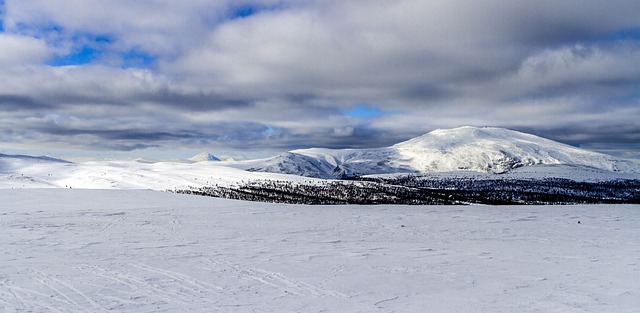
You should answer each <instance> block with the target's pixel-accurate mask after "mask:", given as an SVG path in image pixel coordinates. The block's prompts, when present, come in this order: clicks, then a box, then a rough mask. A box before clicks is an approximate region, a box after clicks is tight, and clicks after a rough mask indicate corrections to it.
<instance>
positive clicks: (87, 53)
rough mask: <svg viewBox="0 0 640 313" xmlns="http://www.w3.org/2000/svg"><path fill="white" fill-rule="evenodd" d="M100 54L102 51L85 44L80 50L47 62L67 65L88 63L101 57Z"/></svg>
mask: <svg viewBox="0 0 640 313" xmlns="http://www.w3.org/2000/svg"><path fill="white" fill-rule="evenodd" d="M100 55H101V52H100V51H98V50H96V49H93V48H91V47H89V46H83V47H82V48H80V49H79V50H77V51H75V52H73V53H71V54H68V55H65V56H62V57H59V58H55V59H53V60H51V61H49V62H47V65H51V66H67V65H82V64H88V63H91V62H93V61H94V60H96V59H97V58H99V57H100Z"/></svg>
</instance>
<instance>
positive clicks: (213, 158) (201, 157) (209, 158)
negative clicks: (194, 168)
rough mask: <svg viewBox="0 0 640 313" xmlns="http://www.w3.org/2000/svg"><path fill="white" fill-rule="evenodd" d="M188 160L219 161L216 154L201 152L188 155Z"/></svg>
mask: <svg viewBox="0 0 640 313" xmlns="http://www.w3.org/2000/svg"><path fill="white" fill-rule="evenodd" d="M189 161H193V162H204V161H220V159H218V158H217V157H216V156H214V155H213V154H211V153H208V152H202V153H199V154H196V155H194V156H192V157H190V158H189Z"/></svg>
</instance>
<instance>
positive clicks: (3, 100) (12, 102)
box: [0, 95, 51, 111]
mask: <svg viewBox="0 0 640 313" xmlns="http://www.w3.org/2000/svg"><path fill="white" fill-rule="evenodd" d="M49 108H51V105H49V104H47V103H44V102H40V101H36V100H34V99H32V98H30V97H27V96H19V95H18V96H16V95H0V110H3V111H4V110H6V111H18V110H20V111H22V110H42V109H49Z"/></svg>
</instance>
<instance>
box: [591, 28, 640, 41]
mask: <svg viewBox="0 0 640 313" xmlns="http://www.w3.org/2000/svg"><path fill="white" fill-rule="evenodd" d="M596 41H603V42H619V41H640V27H635V28H627V29H623V30H619V31H617V32H613V33H609V34H605V35H602V36H598V37H597V38H596Z"/></svg>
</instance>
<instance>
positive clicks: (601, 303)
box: [0, 189, 640, 312]
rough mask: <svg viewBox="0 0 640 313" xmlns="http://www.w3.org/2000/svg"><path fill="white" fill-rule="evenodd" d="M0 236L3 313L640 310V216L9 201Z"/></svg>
mask: <svg viewBox="0 0 640 313" xmlns="http://www.w3.org/2000/svg"><path fill="white" fill-rule="evenodd" d="M577 221H581V223H580V224H578V223H577ZM0 229H1V230H2V233H3V236H2V237H0V312H424V311H429V312H638V308H639V307H640V246H639V245H638V242H640V206H638V205H608V206H604V205H602V206H579V205H575V206H520V207H512V206H501V207H491V206H466V207H460V206H445V207H432V206H301V205H276V204H264V203H250V202H241V201H230V200H222V199H213V198H205V197H195V196H185V195H176V194H169V193H160V192H153V191H136V190H129V191H105V190H64V189H49V190H44V189H32V190H0Z"/></svg>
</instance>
